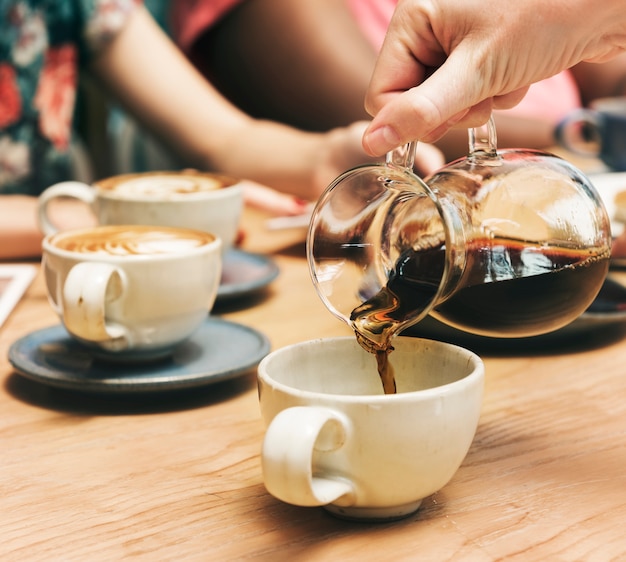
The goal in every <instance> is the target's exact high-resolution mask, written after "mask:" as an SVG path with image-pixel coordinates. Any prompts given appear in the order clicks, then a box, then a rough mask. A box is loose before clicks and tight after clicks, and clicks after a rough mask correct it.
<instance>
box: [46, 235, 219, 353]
mask: <svg viewBox="0 0 626 562" xmlns="http://www.w3.org/2000/svg"><path fill="white" fill-rule="evenodd" d="M220 249H221V241H220V240H219V239H218V238H217V237H215V236H214V235H213V234H210V233H207V232H204V231H200V230H192V229H182V228H171V227H154V226H142V225H120V226H98V227H93V228H85V229H79V230H68V231H63V232H58V233H56V234H51V235H48V236H47V237H46V238H45V239H44V241H43V258H42V268H43V272H44V276H45V282H46V287H47V291H48V297H49V301H50V303H51V304H52V307H53V308H54V310H55V311H56V312H57V314H58V315H59V317H60V318H61V320H62V322H63V324H64V325H65V327H66V329H67V331H68V332H69V333H70V334H71V335H72V336H73V337H74V338H76V339H77V340H78V341H80V342H81V343H82V344H84V345H85V346H87V347H88V348H89V349H91V350H92V352H93V353H94V354H95V355H97V356H99V357H102V358H106V359H115V360H131V361H139V360H146V359H155V358H158V357H163V356H166V355H168V354H169V353H171V351H172V350H173V349H174V347H176V346H177V345H178V344H179V343H181V342H182V341H184V340H185V339H186V338H188V337H189V336H190V335H191V334H192V333H193V332H194V331H195V330H196V329H197V328H198V327H199V326H200V324H201V323H202V322H203V321H204V320H205V319H206V317H207V314H208V312H209V310H210V309H211V307H212V306H213V303H214V302H215V298H216V296H217V290H218V286H219V281H220V276H221V263H222V262H221V250H220Z"/></svg>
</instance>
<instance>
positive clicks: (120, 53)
mask: <svg viewBox="0 0 626 562" xmlns="http://www.w3.org/2000/svg"><path fill="white" fill-rule="evenodd" d="M90 68H91V70H92V71H93V73H94V74H95V75H96V77H97V78H98V79H99V80H100V81H101V82H102V83H103V84H105V85H106V88H107V89H108V90H109V91H110V93H112V94H113V95H114V97H116V98H117V99H118V100H119V101H120V102H121V103H122V104H123V105H124V106H125V107H126V109H127V110H128V111H129V112H130V113H132V114H133V115H134V116H135V117H137V118H138V119H139V120H140V121H141V122H142V123H143V124H144V125H145V126H146V127H148V128H149V129H150V130H151V131H152V132H154V133H156V134H157V135H158V136H159V137H160V138H161V139H162V140H164V141H165V142H167V143H168V144H169V146H170V147H171V148H173V149H175V150H176V151H177V152H178V153H179V154H180V155H181V156H182V157H183V158H184V159H185V160H186V161H187V162H188V163H189V164H190V165H194V166H196V167H198V168H201V169H209V170H214V171H217V172H221V173H226V174H230V175H234V176H238V177H242V178H246V179H250V180H253V181H256V182H258V183H261V184H264V185H269V186H271V187H273V188H276V189H279V190H281V191H284V192H288V193H291V194H293V195H296V196H298V197H300V198H303V199H309V200H313V199H315V198H317V196H318V195H319V194H320V193H321V192H322V190H323V189H324V188H325V187H326V186H327V184H328V183H330V181H331V180H332V179H334V177H335V176H337V175H338V174H339V173H341V172H343V171H344V170H346V169H347V168H350V167H352V166H355V165H357V164H361V163H363V162H365V161H367V160H368V157H367V156H366V154H365V153H364V152H363V148H362V146H361V136H362V133H363V130H364V128H365V125H366V123H365V122H361V123H356V124H354V125H351V126H349V127H346V128H339V129H333V130H331V131H329V132H328V133H305V132H302V131H299V130H296V129H294V128H291V127H288V126H285V125H281V124H279V123H276V122H270V121H262V120H257V119H253V118H251V117H249V116H248V115H246V114H244V113H242V112H241V111H239V110H238V109H237V108H235V107H234V106H233V105H231V104H230V103H229V102H228V101H227V100H226V99H225V98H223V97H222V96H221V95H220V94H219V93H218V92H217V91H216V90H215V88H213V86H212V85H211V84H210V83H208V82H207V81H206V80H205V79H204V78H203V77H202V76H201V75H200V74H199V73H198V72H197V71H196V70H195V69H194V68H193V67H192V65H191V64H190V63H189V62H188V61H187V59H186V58H185V57H184V56H183V55H182V54H181V53H180V52H179V51H178V49H176V48H175V46H174V45H173V43H172V42H171V41H170V40H169V39H168V38H167V37H166V36H165V34H164V33H163V32H162V31H161V30H160V28H159V27H158V26H157V25H156V23H155V22H154V21H153V20H152V19H151V17H150V16H149V14H148V13H147V12H146V11H145V9H143V8H140V9H137V10H136V11H135V13H134V14H133V15H132V16H131V17H130V18H129V21H128V22H127V24H126V26H125V27H124V29H123V30H122V31H121V32H120V33H119V34H118V35H117V36H116V38H115V39H114V40H113V41H112V42H111V43H110V44H109V45H108V46H107V47H106V48H105V49H104V50H103V51H102V52H101V53H100V54H99V55H98V56H97V58H95V59H94V60H93V61H92V63H91V65H90Z"/></svg>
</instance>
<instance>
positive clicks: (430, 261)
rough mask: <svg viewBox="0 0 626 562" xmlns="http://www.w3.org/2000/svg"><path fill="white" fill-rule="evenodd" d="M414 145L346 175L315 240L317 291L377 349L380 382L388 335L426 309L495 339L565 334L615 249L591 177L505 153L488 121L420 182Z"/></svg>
mask: <svg viewBox="0 0 626 562" xmlns="http://www.w3.org/2000/svg"><path fill="white" fill-rule="evenodd" d="M414 151H415V143H410V144H409V145H406V146H404V147H401V148H400V149H397V150H395V151H393V152H391V153H390V154H388V155H387V159H386V162H385V163H384V164H380V165H365V166H361V167H358V168H355V169H353V170H349V171H348V172H346V173H344V174H343V175H341V176H339V177H338V178H337V179H336V180H335V181H334V182H333V183H332V184H331V185H330V186H329V187H328V189H327V190H326V191H325V193H324V194H323V195H322V197H321V198H320V200H319V202H318V204H317V205H316V208H315V210H314V212H313V215H312V219H311V224H310V228H309V233H308V238H307V257H308V260H309V267H310V270H311V274H312V279H313V283H314V285H315V287H316V289H317V292H318V294H319V295H320V297H321V298H322V301H323V302H324V304H325V305H326V306H327V308H328V309H329V310H330V311H331V312H332V313H333V314H334V315H335V316H337V317H338V318H340V319H341V320H343V321H344V322H346V323H347V324H348V325H350V326H351V327H352V328H353V329H354V331H355V334H356V337H357V340H358V341H359V343H360V344H361V345H362V347H364V348H365V349H367V350H368V351H370V352H372V353H375V354H376V355H377V360H378V366H379V372H380V373H381V378H382V380H383V385H384V388H385V392H393V391H394V388H393V384H392V382H393V381H390V380H389V379H390V378H392V377H390V376H389V372H388V367H387V363H388V362H387V358H388V354H389V352H390V351H391V350H392V349H393V346H392V341H393V337H394V336H395V335H397V334H399V333H401V332H402V331H403V330H404V329H406V328H408V327H409V326H411V325H413V324H415V323H417V322H419V321H420V320H421V319H422V318H424V317H425V316H426V315H427V314H431V315H432V316H434V317H436V318H437V319H438V320H440V321H442V322H444V323H447V324H449V325H451V326H454V327H455V328H458V329H461V330H465V331H467V332H471V333H474V334H480V335H487V336H492V337H525V336H531V335H538V334H541V333H545V332H549V331H552V330H556V329H558V328H560V327H562V326H564V325H565V324H567V323H569V322H571V321H572V320H574V319H575V318H576V317H578V316H579V315H580V314H581V313H582V312H583V311H584V310H585V309H586V308H587V307H588V306H589V305H590V304H591V302H592V301H593V299H594V298H595V296H596V294H597V293H598V291H599V290H600V288H601V286H602V283H603V281H604V278H605V277H606V273H607V271H608V265H609V257H610V247H611V233H610V226H609V218H608V216H607V213H606V210H605V209H604V206H603V204H602V201H601V199H600V197H599V196H598V194H597V192H596V191H595V189H594V187H593V186H592V184H591V182H590V181H589V179H588V178H587V177H586V176H585V175H584V174H583V173H582V172H580V171H579V170H578V169H576V168H575V167H574V166H572V165H571V164H569V163H568V162H566V161H565V160H563V159H561V158H559V157H557V156H554V155H551V154H548V153H545V152H539V151H534V150H524V149H511V150H503V151H498V150H497V148H496V133H495V126H494V124H493V121H492V120H490V121H489V122H488V124H487V126H486V128H485V129H481V130H479V129H472V130H470V131H469V155H468V156H467V157H465V158H461V159H459V160H456V161H454V162H451V163H450V164H448V165H446V166H445V167H443V168H442V169H440V170H439V171H437V172H436V173H434V174H433V175H431V176H430V177H428V178H426V179H425V180H422V179H420V178H419V177H418V176H416V175H415V174H414V173H413V157H414Z"/></svg>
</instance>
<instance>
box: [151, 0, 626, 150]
mask: <svg viewBox="0 0 626 562" xmlns="http://www.w3.org/2000/svg"><path fill="white" fill-rule="evenodd" d="M153 1H154V0H153ZM397 1H398V0H299V1H298V2H293V1H291V0H255V1H250V0H222V1H221V2H220V1H215V0H176V1H175V2H173V3H172V5H171V7H170V17H169V19H168V18H167V17H166V18H165V20H166V21H169V22H170V24H171V25H170V28H171V32H172V34H173V37H174V38H175V40H176V41H177V42H178V44H179V45H180V46H181V48H182V50H183V51H184V52H185V53H186V54H187V55H188V57H189V58H190V60H191V61H192V62H193V64H194V65H195V66H196V68H198V70H199V71H200V72H201V73H202V74H203V75H204V76H205V77H206V78H207V79H208V80H210V81H211V82H212V83H213V84H214V85H216V86H217V87H218V88H219V89H220V91H221V92H222V93H223V94H224V95H225V96H227V97H228V98H229V99H230V100H231V101H232V102H233V103H235V104H236V105H238V106H239V107H240V108H241V109H243V110H244V111H246V112H248V113H250V114H252V115H256V116H258V117H262V118H269V119H275V120H278V121H281V122H284V123H288V124H291V125H294V126H298V127H302V128H306V129H312V130H323V129H325V128H329V127H337V126H341V125H345V124H347V123H350V122H351V121H353V120H356V119H361V118H363V117H364V116H365V111H364V103H363V100H364V97H365V92H366V90H367V86H368V83H369V80H370V77H371V71H372V69H373V66H374V61H375V58H376V55H377V53H378V52H379V50H380V48H381V46H382V43H383V39H384V37H385V33H386V31H387V27H388V25H389V21H390V19H391V17H392V15H393V12H394V9H395V7H396V5H397ZM166 3H167V2H166ZM166 11H167V10H166ZM162 12H163V10H162ZM624 76H626V57H624V58H622V60H621V61H620V62H619V63H615V64H608V65H590V64H585V63H582V64H580V65H577V66H576V67H574V68H572V69H567V70H564V71H562V72H560V73H559V74H557V75H555V76H552V77H548V78H546V79H545V80H542V81H540V82H538V83H536V84H533V85H532V86H531V87H530V89H529V91H528V93H527V94H526V96H525V97H524V99H523V100H522V101H521V102H520V103H519V105H518V106H516V107H515V108H512V109H507V110H496V111H494V120H495V123H496V129H497V132H498V145H499V146H500V147H503V148H504V147H509V148H510V147H524V148H547V147H550V146H553V145H554V144H555V139H554V129H555V127H556V125H557V124H558V123H559V122H560V121H561V120H562V119H563V118H564V117H565V116H566V115H567V114H568V113H569V112H570V111H572V110H574V109H576V108H579V107H581V106H582V105H584V104H586V103H588V101H589V100H591V99H594V98H597V97H600V96H603V95H615V94H616V93H618V92H622V91H623V86H624V84H623V79H624ZM618 81H621V87H622V88H621V89H620V87H619V84H617V82H618ZM436 144H437V146H438V147H439V148H440V149H441V150H442V151H443V152H444V155H445V159H446V160H453V159H455V158H458V157H461V156H465V155H466V154H467V151H468V135H467V131H466V130H460V129H457V130H451V131H449V132H448V133H447V134H446V135H444V136H442V137H441V138H439V139H438V140H437V141H436Z"/></svg>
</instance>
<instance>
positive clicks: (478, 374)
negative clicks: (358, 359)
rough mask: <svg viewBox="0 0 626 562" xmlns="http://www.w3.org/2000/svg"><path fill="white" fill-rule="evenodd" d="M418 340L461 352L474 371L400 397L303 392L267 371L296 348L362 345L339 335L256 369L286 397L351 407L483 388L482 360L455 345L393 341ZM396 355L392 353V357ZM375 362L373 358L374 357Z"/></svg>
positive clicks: (269, 358) (281, 350)
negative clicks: (315, 399) (334, 343)
mask: <svg viewBox="0 0 626 562" xmlns="http://www.w3.org/2000/svg"><path fill="white" fill-rule="evenodd" d="M405 340H406V341H414V342H415V341H417V342H428V344H430V345H434V346H435V347H438V348H440V349H447V350H448V351H456V352H459V351H460V352H461V353H462V354H463V355H464V356H465V357H466V358H467V362H468V364H473V369H472V370H471V371H470V372H469V373H468V374H467V375H465V376H464V377H462V378H459V379H456V380H454V381H452V382H449V383H446V384H441V385H438V386H433V387H429V388H425V389H421V390H412V391H409V392H400V393H397V394H335V393H330V392H318V391H314V390H303V389H301V388H297V387H294V386H290V385H288V384H285V383H283V382H280V381H278V380H276V379H275V378H273V377H272V376H271V375H270V374H269V373H268V371H267V366H268V363H270V362H271V361H272V360H273V358H274V357H276V356H277V355H279V354H282V353H287V352H289V351H290V350H293V349H295V348H297V347H302V346H305V345H312V344H313V345H315V344H317V345H320V344H323V342H327V341H335V342H340V344H341V345H344V344H345V343H350V344H354V345H359V344H358V343H357V341H356V338H355V337H354V336H337V337H327V338H316V339H311V340H305V341H301V342H297V343H293V344H290V345H287V346H284V347H281V348H278V349H276V350H274V351H272V352H270V353H269V354H268V355H266V356H265V357H264V358H263V359H262V360H261V362H260V363H259V365H258V367H257V377H258V379H260V380H261V381H262V382H263V383H264V384H266V385H267V386H269V387H271V388H273V389H275V390H278V391H281V392H284V393H286V394H290V395H293V396H298V397H300V398H303V399H306V398H309V399H311V398H317V399H320V398H322V399H323V400H326V401H333V400H334V401H341V402H343V403H352V404H363V403H367V404H372V403H379V402H380V403H388V402H415V401H420V400H430V399H432V398H433V397H434V396H441V395H444V394H447V393H450V392H452V391H456V390H459V391H460V390H463V389H464V388H467V387H470V386H474V385H476V384H479V385H482V384H483V381H484V376H485V364H484V362H483V360H482V359H481V358H480V357H479V356H478V355H477V354H476V353H474V352H473V351H471V350H469V349H467V348H465V347H461V346H459V345H456V344H452V343H448V342H442V341H438V340H431V339H428V338H416V337H412V336H396V337H395V338H394V340H393V341H394V342H398V341H405ZM392 355H393V354H392ZM372 361H374V358H373V357H372Z"/></svg>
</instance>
